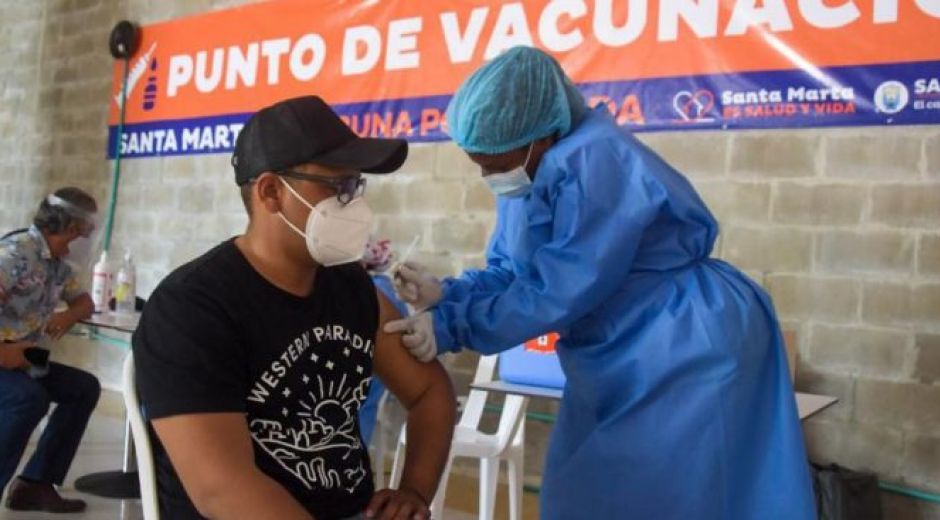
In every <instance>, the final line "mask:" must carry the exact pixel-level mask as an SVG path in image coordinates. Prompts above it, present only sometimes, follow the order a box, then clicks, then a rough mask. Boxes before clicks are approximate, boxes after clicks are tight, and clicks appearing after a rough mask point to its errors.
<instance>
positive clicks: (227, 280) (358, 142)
mask: <svg viewBox="0 0 940 520" xmlns="http://www.w3.org/2000/svg"><path fill="white" fill-rule="evenodd" d="M407 153H408V149H407V143H405V142H404V141H400V140H386V139H363V138H359V137H357V136H356V135H355V134H353V133H352V131H350V130H349V128H348V127H346V125H344V124H343V122H342V121H341V120H340V119H339V118H338V117H337V116H336V114H335V113H333V111H332V110H331V109H330V108H329V106H327V105H326V104H325V103H324V102H323V101H322V100H321V99H319V98H317V97H313V96H308V97H301V98H295V99H290V100H287V101H283V102H281V103H277V104H275V105H273V106H270V107H268V108H265V109H263V110H261V111H260V112H258V113H257V114H255V115H254V116H253V117H252V118H251V119H250V120H249V121H248V123H247V124H246V125H245V127H244V129H243V130H242V132H241V134H240V135H239V137H238V141H237V143H236V146H235V154H234V156H233V158H232V164H233V166H234V168H235V179H236V182H237V183H238V184H239V186H240V187H241V190H242V198H243V199H244V201H245V205H246V208H247V210H248V213H249V215H250V223H249V225H248V230H247V231H246V232H245V234H244V235H241V236H238V237H236V238H234V239H232V240H228V241H226V242H224V243H222V244H221V245H219V246H217V247H216V248H214V249H212V250H211V251H209V252H208V253H206V254H205V255H203V256H202V257H200V258H198V259H196V260H194V261H192V262H190V263H189V264H187V265H184V266H183V267H181V268H179V269H177V270H176V271H175V272H173V273H172V274H170V275H169V276H168V277H167V278H166V279H165V280H163V282H161V284H160V286H159V287H158V288H157V289H156V290H155V291H154V292H153V294H152V295H151V297H150V300H149V302H148V303H147V307H146V309H145V311H144V314H143V317H142V319H141V322H140V326H139V328H138V329H137V332H136V334H135V335H134V340H133V343H134V356H135V361H136V364H137V382H138V386H139V390H140V397H141V403H142V408H143V412H144V415H145V416H146V418H147V419H148V420H149V421H150V422H151V424H152V425H153V430H154V432H155V435H153V436H152V438H153V445H154V454H155V459H156V466H157V479H158V482H159V486H158V488H159V494H160V508H161V513H162V515H163V517H164V518H172V519H174V520H177V519H184V520H185V519H189V518H202V517H209V518H214V519H215V518H220V519H225V518H251V519H268V518H270V519H277V520H289V519H301V518H304V519H306V518H311V517H315V518H317V519H320V520H329V519H344V518H360V517H361V515H364V516H365V517H366V518H371V517H375V518H383V519H386V518H387V519H391V518H402V519H405V518H407V519H411V518H427V517H428V514H429V513H428V507H427V505H428V502H429V501H430V500H431V498H432V497H433V495H434V492H435V491H436V488H437V482H438V479H439V477H440V473H441V471H442V469H443V467H444V462H445V461H446V458H447V452H448V449H449V445H450V439H451V434H452V432H453V424H454V415H455V410H454V395H453V389H452V387H451V384H450V380H449V379H448V377H447V374H446V372H444V370H443V369H442V368H441V366H440V365H439V364H428V365H425V364H421V363H418V362H417V361H415V360H414V359H413V358H412V357H411V356H410V355H409V354H408V353H407V351H406V350H405V349H404V347H403V346H402V345H401V337H400V336H399V335H391V334H386V333H384V332H382V327H381V326H382V325H383V324H384V323H385V322H387V321H389V320H393V319H397V318H398V313H397V311H395V309H394V307H393V306H392V305H391V304H390V303H389V302H388V300H386V299H385V297H384V296H382V295H381V294H379V293H377V292H376V289H375V287H374V286H373V284H372V281H371V280H370V278H369V276H368V274H367V273H366V271H365V270H364V269H363V268H362V266H361V264H360V263H359V262H358V260H359V259H360V258H361V256H362V253H363V250H364V246H365V242H366V240H367V238H368V234H369V231H370V230H371V225H370V220H371V213H370V212H369V208H368V205H367V204H366V202H365V200H364V199H362V197H361V196H362V194H363V191H364V189H365V183H366V181H365V179H364V178H362V176H361V173H362V172H366V173H389V172H392V171H394V170H396V169H398V168H399V167H400V166H401V165H402V163H403V162H404V160H405V157H406V156H407ZM373 369H374V371H375V373H376V374H377V375H378V376H379V377H380V378H382V380H383V381H384V382H385V383H386V385H387V386H388V387H389V389H390V390H391V391H392V392H393V393H394V394H395V395H396V396H397V397H398V399H399V400H400V401H401V402H402V403H404V405H405V406H406V407H407V408H408V425H409V427H408V435H409V442H408V450H409V451H408V454H407V457H406V467H405V470H404V475H403V478H402V482H401V485H400V486H399V488H398V489H397V490H383V491H379V492H378V493H374V489H373V484H372V474H371V469H370V463H369V458H368V452H367V450H366V447H365V445H364V444H363V443H362V440H361V436H360V433H359V425H358V422H357V419H356V418H357V412H358V410H359V406H360V405H361V404H362V402H363V400H364V399H365V397H366V395H367V393H368V389H369V381H370V379H371V375H372V373H373Z"/></svg>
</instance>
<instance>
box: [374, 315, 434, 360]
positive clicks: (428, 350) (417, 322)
mask: <svg viewBox="0 0 940 520" xmlns="http://www.w3.org/2000/svg"><path fill="white" fill-rule="evenodd" d="M382 330H384V331H385V332H386V333H388V334H395V333H398V332H400V333H402V337H401V342H402V343H404V345H405V348H407V349H408V352H409V353H410V354H411V355H412V356H413V357H414V358H415V359H417V360H418V361H421V362H423V363H427V362H428V361H431V360H432V359H434V358H435V357H437V339H435V338H434V320H433V319H432V318H431V314H430V313H428V312H419V313H417V314H415V315H412V316H409V317H407V318H403V319H400V320H394V321H390V322H388V323H386V324H385V327H384V328H383V329H382Z"/></svg>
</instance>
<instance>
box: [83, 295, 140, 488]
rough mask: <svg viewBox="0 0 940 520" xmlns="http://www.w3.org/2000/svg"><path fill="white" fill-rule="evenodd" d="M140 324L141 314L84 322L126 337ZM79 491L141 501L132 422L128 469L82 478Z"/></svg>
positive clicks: (126, 438) (102, 316)
mask: <svg viewBox="0 0 940 520" xmlns="http://www.w3.org/2000/svg"><path fill="white" fill-rule="evenodd" d="M139 322H140V313H139V312H135V313H134V314H118V313H113V312H109V313H102V314H93V315H92V316H91V317H90V318H88V319H85V320H82V321H81V323H82V324H84V325H87V326H88V327H89V328H90V329H91V330H92V332H97V331H98V329H107V330H114V331H117V332H121V333H124V334H133V333H134V331H135V330H136V329H137V324H138V323H139ZM75 489H77V490H79V491H81V492H83V493H88V494H90V495H95V496H100V497H105V498H140V480H139V479H138V475H137V461H136V460H135V458H134V438H133V437H132V436H131V432H130V423H129V422H125V426H124V467H123V468H122V469H119V470H113V471H102V472H100V473H91V474H89V475H84V476H82V477H79V478H78V479H77V480H76V481H75Z"/></svg>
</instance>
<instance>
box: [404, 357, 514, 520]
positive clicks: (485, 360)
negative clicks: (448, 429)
mask: <svg viewBox="0 0 940 520" xmlns="http://www.w3.org/2000/svg"><path fill="white" fill-rule="evenodd" d="M497 357H498V356H495V355H494V356H481V357H480V362H479V364H478V365H477V371H476V374H475V375H474V377H473V382H474V383H485V382H487V381H492V380H493V372H494V371H495V369H496V360H497ZM486 397H487V392H485V391H482V390H472V389H471V390H470V395H469V396H468V397H467V401H466V405H465V406H464V409H463V413H462V414H461V415H460V422H458V423H457V427H456V429H455V430H454V440H453V443H452V445H451V449H450V455H449V456H448V458H447V464H446V466H445V467H444V474H443V475H442V476H441V483H440V486H439V487H438V489H437V494H435V495H434V500H432V502H431V518H433V519H440V518H443V511H444V495H445V494H446V492H447V481H448V478H449V476H450V470H451V465H452V464H453V460H454V458H456V457H471V458H478V459H480V506H479V507H480V515H479V517H480V519H481V520H492V518H493V513H494V509H495V506H496V483H497V481H498V479H499V463H500V461H501V460H505V461H506V462H507V466H508V475H507V476H508V481H509V518H510V520H521V518H522V478H523V469H524V465H523V463H524V460H525V446H524V445H525V411H526V406H527V405H528V402H529V400H528V398H527V397H523V396H519V395H507V396H506V401H505V402H504V403H503V411H502V414H501V415H500V417H499V426H498V427H497V429H496V433H483V432H481V431H480V430H479V426H480V418H481V417H482V415H483V409H484V406H485V405H486ZM407 426H408V425H407V424H405V425H404V426H402V430H401V434H400V435H399V437H398V446H397V448H396V450H395V460H394V463H393V465H392V475H391V478H390V485H391V486H392V487H397V486H398V484H399V482H400V481H401V473H402V470H403V467H404V459H405V447H406V443H407V439H406V433H405V432H406V429H407Z"/></svg>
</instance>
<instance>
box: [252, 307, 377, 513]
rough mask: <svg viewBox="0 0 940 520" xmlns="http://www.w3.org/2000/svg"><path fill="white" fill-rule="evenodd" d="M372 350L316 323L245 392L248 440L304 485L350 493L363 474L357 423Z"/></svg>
mask: <svg viewBox="0 0 940 520" xmlns="http://www.w3.org/2000/svg"><path fill="white" fill-rule="evenodd" d="M373 348H374V346H373V343H372V340H371V339H364V338H362V337H360V336H359V335H357V334H354V333H352V332H351V331H349V330H348V329H346V328H345V327H343V326H341V325H327V326H323V327H314V328H313V329H311V330H309V331H306V332H304V333H303V334H302V335H301V336H300V337H299V338H297V339H295V340H294V341H293V342H291V343H290V345H289V346H288V347H287V348H286V349H285V350H284V353H283V354H281V356H280V357H278V358H277V359H276V360H275V361H274V362H272V363H271V366H270V367H269V368H268V370H266V371H265V372H263V373H262V374H261V375H260V377H259V378H258V380H257V381H255V383H254V384H253V385H252V387H251V388H250V390H249V395H248V398H247V400H248V405H249V418H250V421H249V425H248V426H249V429H250V430H251V437H252V439H253V440H254V442H255V443H257V445H258V446H259V447H261V449H263V450H264V451H265V452H266V453H267V454H268V455H270V456H271V457H272V458H273V459H274V460H275V461H277V463H278V464H279V465H280V466H281V467H282V468H284V469H285V470H286V471H287V472H288V473H290V474H291V475H293V476H294V477H295V478H296V479H297V480H298V481H299V482H300V483H301V484H303V486H304V487H306V488H307V489H310V490H314V489H338V488H342V489H345V490H346V492H347V493H349V494H353V493H354V492H355V490H356V489H357V488H358V487H359V485H360V484H361V483H362V481H363V479H365V478H366V476H367V474H368V471H367V469H366V462H367V461H366V458H365V457H364V456H363V455H362V452H363V451H364V450H363V446H362V441H361V440H360V437H359V432H358V430H357V428H356V421H357V414H358V412H359V407H360V406H361V405H362V402H363V401H365V399H366V395H367V394H368V392H369V381H370V380H371V377H369V374H370V373H371V363H372V351H373ZM255 410H258V412H259V413H254V411H255Z"/></svg>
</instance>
